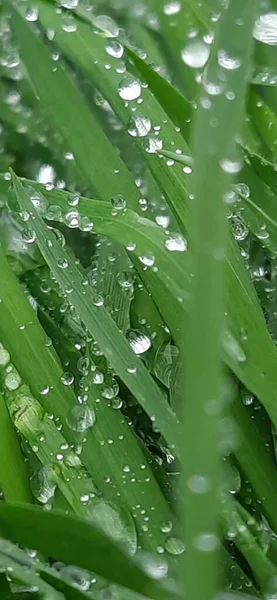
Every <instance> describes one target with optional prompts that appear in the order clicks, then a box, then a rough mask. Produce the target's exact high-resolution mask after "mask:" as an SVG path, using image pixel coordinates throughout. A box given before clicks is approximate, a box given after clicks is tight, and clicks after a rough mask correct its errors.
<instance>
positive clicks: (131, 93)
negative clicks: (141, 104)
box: [118, 75, 141, 100]
mask: <svg viewBox="0 0 277 600" xmlns="http://www.w3.org/2000/svg"><path fill="white" fill-rule="evenodd" d="M118 93H119V95H120V98H122V100H136V98H139V96H140V94H141V84H140V82H139V81H138V80H137V79H135V77H132V76H131V75H126V76H125V77H124V78H123V79H122V81H121V82H120V84H119V87H118Z"/></svg>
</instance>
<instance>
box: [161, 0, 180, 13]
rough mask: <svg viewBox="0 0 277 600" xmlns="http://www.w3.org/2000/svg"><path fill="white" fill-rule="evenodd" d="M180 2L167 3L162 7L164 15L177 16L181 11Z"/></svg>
mask: <svg viewBox="0 0 277 600" xmlns="http://www.w3.org/2000/svg"><path fill="white" fill-rule="evenodd" d="M181 8H182V7H181V2H177V1H176V0H175V1H173V2H167V3H166V4H165V5H164V14H165V15H167V16H168V17H170V16H171V15H177V14H178V12H180V10H181Z"/></svg>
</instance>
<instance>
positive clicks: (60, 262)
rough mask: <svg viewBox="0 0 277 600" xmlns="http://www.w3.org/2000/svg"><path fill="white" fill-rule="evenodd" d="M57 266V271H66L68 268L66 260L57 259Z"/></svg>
mask: <svg viewBox="0 0 277 600" xmlns="http://www.w3.org/2000/svg"><path fill="white" fill-rule="evenodd" d="M57 265H58V267H59V269H66V268H67V267H68V262H67V260H66V258H59V259H58V261H57Z"/></svg>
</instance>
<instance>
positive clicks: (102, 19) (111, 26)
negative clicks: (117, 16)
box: [94, 15, 119, 38]
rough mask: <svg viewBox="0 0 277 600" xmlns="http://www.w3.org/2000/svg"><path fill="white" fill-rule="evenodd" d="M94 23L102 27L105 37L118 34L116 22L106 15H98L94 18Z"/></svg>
mask: <svg viewBox="0 0 277 600" xmlns="http://www.w3.org/2000/svg"><path fill="white" fill-rule="evenodd" d="M94 25H96V27H99V29H102V31H103V33H104V34H105V36H106V37H107V38H109V37H111V38H113V37H116V36H117V35H118V34H119V28H118V25H117V24H116V22H115V21H114V20H113V19H111V17H108V16H107V15H99V16H98V17H95V19H94Z"/></svg>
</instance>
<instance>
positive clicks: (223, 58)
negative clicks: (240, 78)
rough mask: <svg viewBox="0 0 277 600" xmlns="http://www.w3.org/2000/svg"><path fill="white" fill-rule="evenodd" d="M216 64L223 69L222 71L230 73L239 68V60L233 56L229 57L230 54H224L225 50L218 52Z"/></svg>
mask: <svg viewBox="0 0 277 600" xmlns="http://www.w3.org/2000/svg"><path fill="white" fill-rule="evenodd" d="M218 64H219V65H220V66H221V67H223V68H224V69H228V70H230V71H233V70H235V69H238V68H239V67H240V64H241V63H240V60H239V59H238V58H235V57H234V56H230V54H228V53H227V52H226V50H219V52H218Z"/></svg>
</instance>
